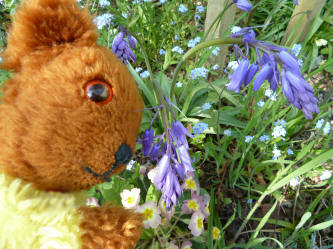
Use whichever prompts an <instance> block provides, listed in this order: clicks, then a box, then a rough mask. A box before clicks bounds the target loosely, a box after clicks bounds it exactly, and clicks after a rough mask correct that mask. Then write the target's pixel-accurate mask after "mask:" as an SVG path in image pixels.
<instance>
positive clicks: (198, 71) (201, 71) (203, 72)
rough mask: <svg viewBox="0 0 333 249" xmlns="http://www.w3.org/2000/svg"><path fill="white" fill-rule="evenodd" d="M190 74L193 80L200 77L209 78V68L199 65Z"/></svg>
mask: <svg viewBox="0 0 333 249" xmlns="http://www.w3.org/2000/svg"><path fill="white" fill-rule="evenodd" d="M190 76H191V78H192V79H193V80H195V79H198V78H199V77H202V78H207V76H208V69H206V68H204V67H197V68H194V69H193V70H191V73H190Z"/></svg>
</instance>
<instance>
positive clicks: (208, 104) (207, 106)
mask: <svg viewBox="0 0 333 249" xmlns="http://www.w3.org/2000/svg"><path fill="white" fill-rule="evenodd" d="M211 107H212V105H211V104H210V103H209V102H207V103H205V104H203V105H202V110H203V111H206V110H209V109H210V108H211Z"/></svg>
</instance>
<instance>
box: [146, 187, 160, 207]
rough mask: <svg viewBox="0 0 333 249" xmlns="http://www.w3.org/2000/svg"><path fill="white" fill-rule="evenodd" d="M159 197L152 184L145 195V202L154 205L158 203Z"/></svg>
mask: <svg viewBox="0 0 333 249" xmlns="http://www.w3.org/2000/svg"><path fill="white" fill-rule="evenodd" d="M158 199H159V196H158V193H157V190H156V188H155V186H154V184H151V185H150V186H149V188H148V191H147V195H146V202H149V201H153V202H155V203H157V202H158Z"/></svg>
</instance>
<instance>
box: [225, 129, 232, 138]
mask: <svg viewBox="0 0 333 249" xmlns="http://www.w3.org/2000/svg"><path fill="white" fill-rule="evenodd" d="M223 134H224V135H226V136H228V137H230V136H231V130H224V132H223Z"/></svg>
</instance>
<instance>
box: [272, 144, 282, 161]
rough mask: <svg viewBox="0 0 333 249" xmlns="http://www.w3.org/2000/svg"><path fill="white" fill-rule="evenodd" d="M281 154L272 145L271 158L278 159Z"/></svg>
mask: <svg viewBox="0 0 333 249" xmlns="http://www.w3.org/2000/svg"><path fill="white" fill-rule="evenodd" d="M280 156H281V151H280V150H279V149H278V148H277V146H276V145H274V149H273V158H272V159H274V160H275V159H278V158H279V157H280Z"/></svg>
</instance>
